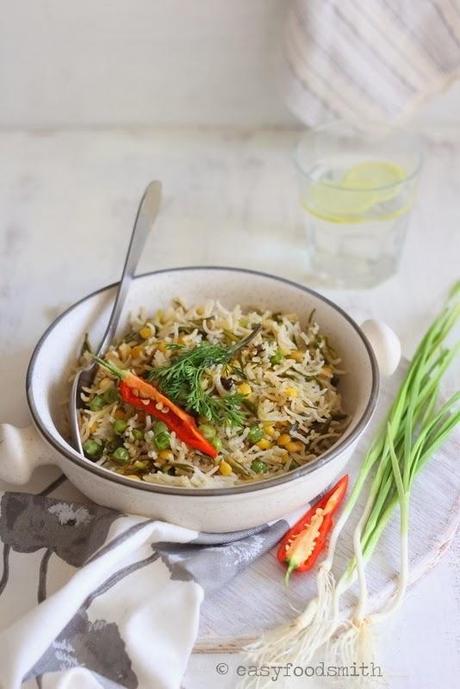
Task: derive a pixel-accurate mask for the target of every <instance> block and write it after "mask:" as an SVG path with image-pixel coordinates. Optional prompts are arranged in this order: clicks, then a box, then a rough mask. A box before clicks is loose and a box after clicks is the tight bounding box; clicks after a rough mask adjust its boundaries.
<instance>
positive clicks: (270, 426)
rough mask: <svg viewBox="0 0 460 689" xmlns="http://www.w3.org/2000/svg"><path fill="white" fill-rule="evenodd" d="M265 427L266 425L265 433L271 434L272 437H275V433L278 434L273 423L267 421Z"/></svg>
mask: <svg viewBox="0 0 460 689" xmlns="http://www.w3.org/2000/svg"><path fill="white" fill-rule="evenodd" d="M263 427H264V433H265V435H269V436H270V437H273V436H274V435H276V431H275V427H274V425H273V424H272V423H267V422H265V423H264V424H263Z"/></svg>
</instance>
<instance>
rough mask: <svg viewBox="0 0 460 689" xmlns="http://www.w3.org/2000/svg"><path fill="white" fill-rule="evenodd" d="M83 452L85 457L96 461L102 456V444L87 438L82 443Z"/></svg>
mask: <svg viewBox="0 0 460 689" xmlns="http://www.w3.org/2000/svg"><path fill="white" fill-rule="evenodd" d="M83 450H84V453H85V455H86V456H87V457H90V458H91V459H98V458H99V457H100V456H101V454H102V443H100V442H99V441H97V440H93V439H92V438H89V439H88V440H85V442H84V443H83Z"/></svg>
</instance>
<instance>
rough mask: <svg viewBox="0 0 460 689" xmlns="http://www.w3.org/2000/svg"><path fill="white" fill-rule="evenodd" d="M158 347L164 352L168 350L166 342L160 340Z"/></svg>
mask: <svg viewBox="0 0 460 689" xmlns="http://www.w3.org/2000/svg"><path fill="white" fill-rule="evenodd" d="M157 349H158V350H159V351H160V352H163V353H164V352H166V350H167V347H166V342H159V343H158V344H157Z"/></svg>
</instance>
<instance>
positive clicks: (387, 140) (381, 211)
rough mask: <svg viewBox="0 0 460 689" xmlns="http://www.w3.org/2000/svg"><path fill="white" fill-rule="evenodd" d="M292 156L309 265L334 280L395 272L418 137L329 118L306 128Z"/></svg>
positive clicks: (344, 282) (364, 280)
mask: <svg viewBox="0 0 460 689" xmlns="http://www.w3.org/2000/svg"><path fill="white" fill-rule="evenodd" d="M296 163H297V169H298V177H299V184H300V201H301V205H302V213H303V218H304V222H305V228H306V232H307V248H308V253H309V258H310V270H311V272H312V273H314V274H315V276H316V277H317V278H318V279H319V281H320V282H321V283H323V284H325V285H328V286H331V287H371V286H373V285H376V284H378V283H380V282H382V281H383V280H385V279H386V278H388V277H389V276H390V275H392V274H394V273H395V272H396V271H397V269H398V264H399V260H400V256H401V252H402V247H403V244H404V239H405V236H406V232H407V226H408V222H409V216H410V211H411V209H412V206H413V203H414V200H415V196H416V190H417V182H418V178H419V173H420V169H421V165H422V155H421V147H420V143H419V140H418V137H416V136H415V135H412V134H411V133H409V132H407V131H403V130H401V129H394V128H390V127H387V126H384V125H365V126H364V127H360V128H359V129H358V128H356V127H353V126H352V125H348V124H346V123H344V122H333V123H330V124H327V125H324V126H321V127H318V128H316V129H312V130H310V131H309V132H307V133H306V134H305V135H304V136H303V138H302V139H301V141H300V143H299V145H298V148H297V152H296Z"/></svg>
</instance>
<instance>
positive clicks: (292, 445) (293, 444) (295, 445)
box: [286, 440, 303, 452]
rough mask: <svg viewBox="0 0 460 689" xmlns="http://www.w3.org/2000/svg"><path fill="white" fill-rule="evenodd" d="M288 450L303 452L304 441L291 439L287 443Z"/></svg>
mask: <svg viewBox="0 0 460 689" xmlns="http://www.w3.org/2000/svg"><path fill="white" fill-rule="evenodd" d="M286 450H287V451H288V452H302V450H303V443H301V442H300V441H298V440H290V441H289V442H288V444H287V445H286Z"/></svg>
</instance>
